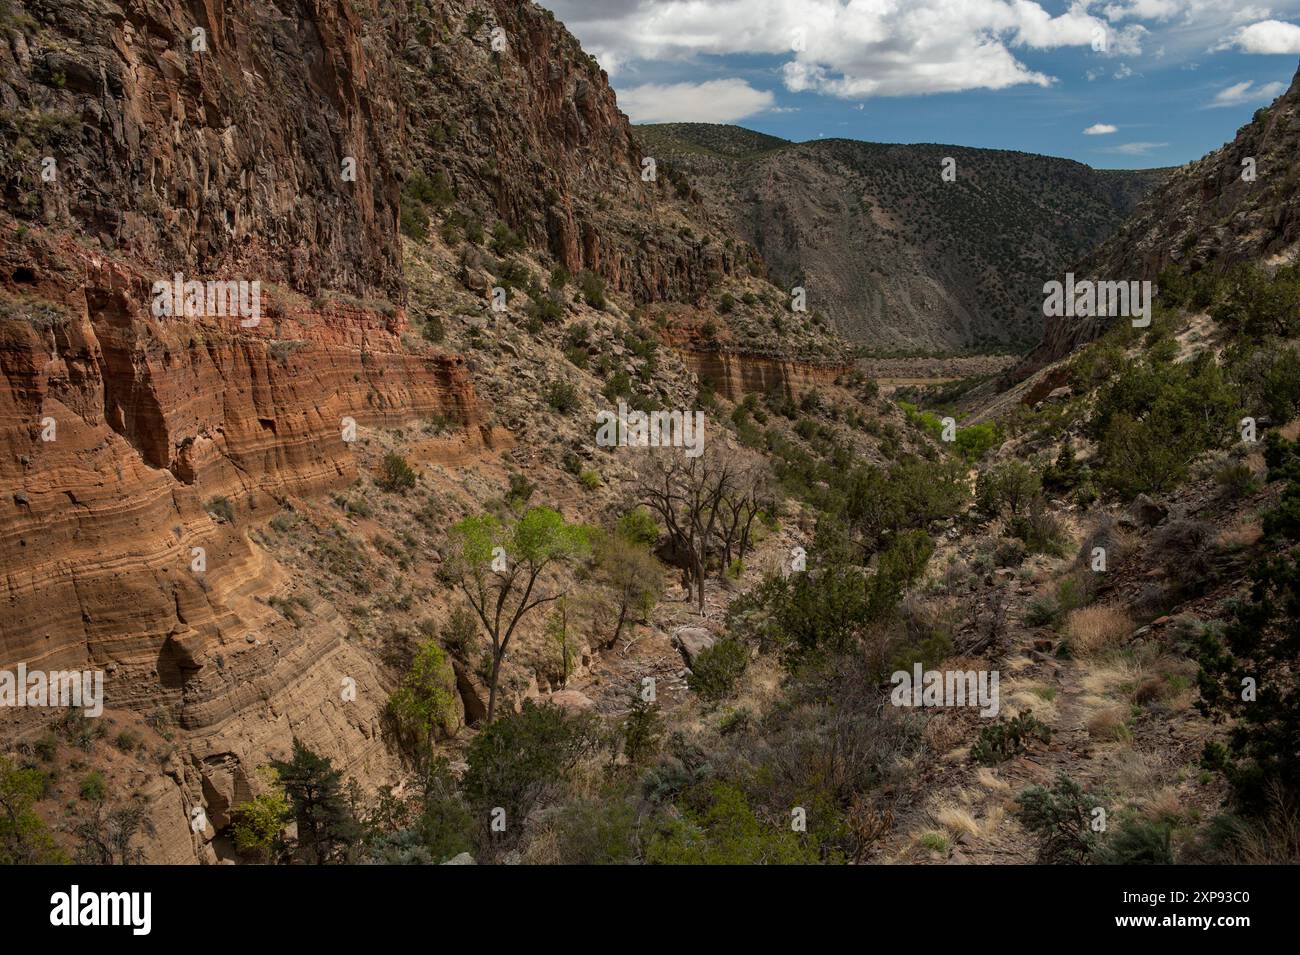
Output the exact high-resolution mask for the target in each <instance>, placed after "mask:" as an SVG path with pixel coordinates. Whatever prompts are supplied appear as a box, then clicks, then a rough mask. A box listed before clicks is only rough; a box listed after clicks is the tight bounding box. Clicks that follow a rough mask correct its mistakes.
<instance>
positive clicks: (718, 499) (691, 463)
mask: <svg viewBox="0 0 1300 955" xmlns="http://www.w3.org/2000/svg"><path fill="white" fill-rule="evenodd" d="M749 468H750V465H749V464H748V463H747V462H744V461H743V459H741V458H740V457H739V456H737V455H735V454H734V452H729V451H726V450H718V449H717V448H716V446H710V448H709V450H707V451H705V453H704V454H702V455H699V456H698V457H688V456H687V455H685V454H683V453H681V452H680V451H678V450H676V449H666V448H661V449H655V450H647V451H646V452H645V457H644V460H643V461H642V463H641V468H640V472H639V474H638V477H637V482H636V489H635V495H636V499H637V501H638V502H639V503H641V504H643V505H645V506H646V507H648V508H649V509H650V510H651V511H652V512H653V513H654V514H655V515H657V516H658V518H659V519H660V520H661V521H662V522H663V525H664V527H665V529H666V530H667V532H668V538H669V544H670V547H671V549H672V550H673V551H674V552H675V553H676V554H678V555H679V556H680V557H681V559H683V560H685V561H686V567H685V572H686V584H687V588H688V589H690V590H694V591H695V599H696V605H697V607H698V609H699V612H700V614H701V615H703V613H704V581H705V576H706V570H707V568H708V565H709V558H710V557H711V556H713V555H714V554H716V553H718V552H719V541H720V532H721V530H722V526H723V515H724V513H726V511H727V508H726V506H725V505H724V501H725V500H726V499H727V497H728V495H731V494H734V493H736V491H737V489H738V488H739V487H740V486H741V482H742V481H743V480H744V479H745V477H746V475H747V474H748V473H749Z"/></svg>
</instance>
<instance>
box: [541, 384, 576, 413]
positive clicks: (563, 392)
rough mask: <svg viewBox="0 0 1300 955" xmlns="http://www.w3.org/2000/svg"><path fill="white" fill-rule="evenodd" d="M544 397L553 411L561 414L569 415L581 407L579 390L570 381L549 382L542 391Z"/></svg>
mask: <svg viewBox="0 0 1300 955" xmlns="http://www.w3.org/2000/svg"><path fill="white" fill-rule="evenodd" d="M542 396H543V397H544V398H545V399H546V403H547V404H548V405H549V406H550V408H551V410H552V411H556V412H559V413H560V414H569V413H570V412H572V411H576V410H577V408H578V405H579V403H580V402H579V400H578V389H577V388H576V387H575V386H574V385H573V384H572V383H571V382H568V381H561V380H558V379H557V380H555V381H549V382H547V383H546V387H545V388H543V389H542Z"/></svg>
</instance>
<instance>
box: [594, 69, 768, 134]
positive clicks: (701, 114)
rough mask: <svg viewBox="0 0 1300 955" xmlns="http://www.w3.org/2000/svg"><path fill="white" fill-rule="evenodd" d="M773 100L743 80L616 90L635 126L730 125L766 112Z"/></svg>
mask: <svg viewBox="0 0 1300 955" xmlns="http://www.w3.org/2000/svg"><path fill="white" fill-rule="evenodd" d="M774 101H775V97H774V96H773V95H772V94H771V93H770V92H768V91H767V90H760V89H755V88H754V87H752V86H750V85H749V84H748V83H746V82H745V81H744V80H741V79H727V80H708V81H706V82H704V83H664V84H660V83H646V84H644V85H642V86H633V87H630V88H628V89H621V90H618V105H619V106H620V107H621V108H622V109H623V112H625V113H627V115H628V117H629V118H630V119H631V120H632V122H634V123H733V122H735V121H736V120H738V119H744V118H745V117H746V116H752V115H754V114H755V113H761V112H763V111H764V110H766V109H769V108H770V107H771V106H772V105H773V102H774Z"/></svg>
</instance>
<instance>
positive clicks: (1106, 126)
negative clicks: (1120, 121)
mask: <svg viewBox="0 0 1300 955" xmlns="http://www.w3.org/2000/svg"><path fill="white" fill-rule="evenodd" d="M1117 132H1119V127H1118V126H1112V125H1111V124H1110V123H1093V124H1092V125H1091V126H1089V127H1088V128H1087V129H1085V130H1084V131H1083V135H1085V136H1105V135H1106V134H1107V133H1117Z"/></svg>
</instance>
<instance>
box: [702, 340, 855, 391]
mask: <svg viewBox="0 0 1300 955" xmlns="http://www.w3.org/2000/svg"><path fill="white" fill-rule="evenodd" d="M676 352H677V355H678V356H679V357H680V358H681V360H682V362H683V363H684V364H685V365H686V367H687V368H688V369H690V370H691V371H693V372H694V373H695V374H696V375H698V376H699V378H700V380H701V381H706V382H708V383H709V385H710V386H712V388H713V390H714V391H715V392H717V393H718V394H719V395H721V396H722V397H724V398H726V399H727V400H728V401H740V400H741V399H742V398H744V397H745V395H750V394H757V395H767V394H772V393H773V392H778V393H780V394H784V395H787V396H789V397H791V398H794V399H796V400H797V399H798V398H801V397H802V396H803V395H805V394H807V393H808V392H810V391H814V390H816V389H818V388H825V387H827V386H828V385H832V384H834V383H835V380H836V379H837V378H839V377H840V376H841V375H844V374H847V373H848V372H850V371H852V370H853V365H852V364H851V363H835V364H826V365H819V364H814V363H812V362H805V361H795V360H787V359H781V358H769V357H766V356H762V355H747V354H744V353H741V352H723V351H712V352H706V351H692V350H688V349H677V350H676Z"/></svg>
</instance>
